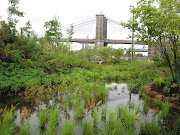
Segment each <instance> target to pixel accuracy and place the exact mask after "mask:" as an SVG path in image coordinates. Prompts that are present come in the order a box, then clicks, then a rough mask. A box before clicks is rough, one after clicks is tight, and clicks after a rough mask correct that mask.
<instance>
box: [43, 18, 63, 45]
mask: <svg viewBox="0 0 180 135" xmlns="http://www.w3.org/2000/svg"><path fill="white" fill-rule="evenodd" d="M44 27H45V28H46V31H45V38H46V40H47V41H48V42H49V43H50V44H51V43H55V44H56V45H57V44H58V42H59V41H58V40H60V38H61V37H62V33H61V32H60V30H61V29H60V22H59V19H58V18H57V17H56V16H55V17H54V18H53V19H52V20H50V21H48V22H45V23H44Z"/></svg>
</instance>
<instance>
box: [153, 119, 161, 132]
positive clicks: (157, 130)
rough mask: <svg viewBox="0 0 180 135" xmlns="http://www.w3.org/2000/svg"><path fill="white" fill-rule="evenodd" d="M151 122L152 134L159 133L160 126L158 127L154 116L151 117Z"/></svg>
mask: <svg viewBox="0 0 180 135" xmlns="http://www.w3.org/2000/svg"><path fill="white" fill-rule="evenodd" d="M151 124H152V130H151V131H152V135H159V129H160V127H159V124H158V121H156V119H155V117H153V119H152V122H151Z"/></svg>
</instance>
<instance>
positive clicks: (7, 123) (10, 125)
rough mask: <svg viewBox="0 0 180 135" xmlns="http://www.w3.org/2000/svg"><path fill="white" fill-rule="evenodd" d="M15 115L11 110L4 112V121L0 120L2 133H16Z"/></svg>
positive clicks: (3, 134)
mask: <svg viewBox="0 0 180 135" xmlns="http://www.w3.org/2000/svg"><path fill="white" fill-rule="evenodd" d="M14 118H15V115H14V114H13V112H12V110H11V111H5V112H4V114H3V118H2V122H0V127H1V128H0V135H12V134H14V129H15V125H14V122H13V120H14Z"/></svg>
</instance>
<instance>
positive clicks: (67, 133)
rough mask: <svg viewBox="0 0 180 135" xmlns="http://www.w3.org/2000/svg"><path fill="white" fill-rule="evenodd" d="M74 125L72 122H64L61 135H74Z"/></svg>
mask: <svg viewBox="0 0 180 135" xmlns="http://www.w3.org/2000/svg"><path fill="white" fill-rule="evenodd" d="M74 128H75V123H74V121H70V120H65V122H64V127H63V133H62V134H63V135H73V134H74Z"/></svg>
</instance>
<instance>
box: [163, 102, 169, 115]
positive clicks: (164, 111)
mask: <svg viewBox="0 0 180 135" xmlns="http://www.w3.org/2000/svg"><path fill="white" fill-rule="evenodd" d="M169 109H170V105H169V102H168V101H166V102H164V103H162V115H163V117H167V116H168V113H169Z"/></svg>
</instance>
